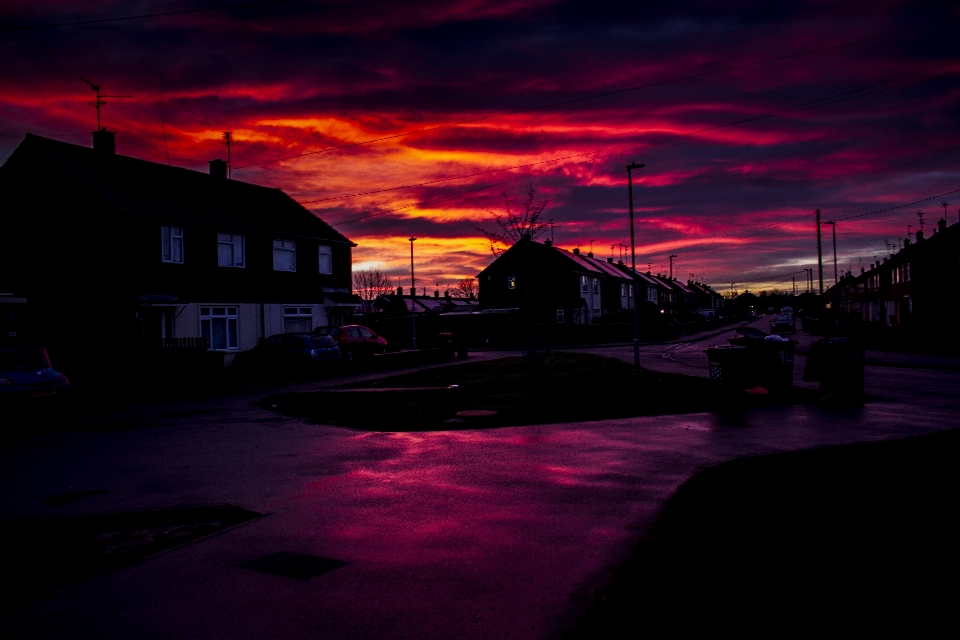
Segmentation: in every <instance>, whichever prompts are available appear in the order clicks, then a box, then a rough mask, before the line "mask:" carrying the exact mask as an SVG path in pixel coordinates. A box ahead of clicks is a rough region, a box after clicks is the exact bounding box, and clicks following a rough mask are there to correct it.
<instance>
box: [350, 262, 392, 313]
mask: <svg viewBox="0 0 960 640" xmlns="http://www.w3.org/2000/svg"><path fill="white" fill-rule="evenodd" d="M353 288H354V291H355V292H356V293H357V295H358V296H360V299H361V300H363V303H362V305H361V308H362V309H363V312H364V313H371V312H372V311H373V302H374V300H376V299H377V298H379V297H380V296H382V295H384V294H387V293H391V292H392V291H393V282H392V281H391V280H390V278H388V277H386V276H385V275H383V272H382V271H380V269H370V270H369V271H356V272H354V274H353Z"/></svg>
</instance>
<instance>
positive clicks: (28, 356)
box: [0, 349, 50, 371]
mask: <svg viewBox="0 0 960 640" xmlns="http://www.w3.org/2000/svg"><path fill="white" fill-rule="evenodd" d="M49 368H50V358H49V357H47V350H46V349H12V350H4V351H0V371H16V370H20V371H26V370H29V369H49Z"/></svg>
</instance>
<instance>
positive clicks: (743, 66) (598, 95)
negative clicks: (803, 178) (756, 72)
mask: <svg viewBox="0 0 960 640" xmlns="http://www.w3.org/2000/svg"><path fill="white" fill-rule="evenodd" d="M956 22H960V18H954V19H952V20H945V21H943V22H938V23H935V24H931V25H926V26H923V27H915V28H913V29H905V30H903V31H896V32H893V33H886V34H883V35H879V36H873V37H870V38H863V39H860V40H851V41H850V42H844V43H841V44H836V45H831V46H828V47H821V48H819V49H810V50H808V51H800V52H797V53H791V54H787V55H785V56H778V57H775V58H768V59H766V60H758V61H756V62H748V63H746V64H740V65H734V66H730V67H723V68H721V69H715V70H713V71H704V72H702V73H694V74H689V75H686V76H680V77H677V78H671V79H669V80H659V81H657V82H650V83H647V84H641V85H636V86H633V87H625V88H621V89H614V90H612V91H605V92H603V93H595V94H592V95H589V96H582V97H579V98H571V99H569V100H560V101H558V102H550V103H547V104H541V105H537V106H535V107H528V108H526V109H516V110H513V111H504V112H502V113H496V114H491V115H489V116H480V117H477V118H471V119H469V120H461V121H460V122H452V123H448V124H441V125H437V126H434V127H423V128H421V129H414V130H412V131H404V132H401V133H395V134H391V135H389V136H381V137H379V138H371V139H369V140H362V141H360V142H351V143H348V144H342V145H337V146H334V147H327V148H325V149H318V150H316V151H307V152H304V153H298V154H295V155H291V156H284V157H282V158H273V159H271V160H263V161H261V162H253V163H250V164H245V165H243V166H240V167H237V171H239V170H241V169H249V168H250V167H259V166H262V165H265V164H270V163H273V162H283V161H284V160H294V159H296V158H303V157H306V156H312V155H318V154H321V153H329V152H331V151H340V150H342V149H349V148H352V147H360V146H364V145H368V144H374V143H376V142H384V141H386V140H395V139H397V138H404V137H406V136H411V135H416V134H419V133H427V132H430V131H440V130H443V129H451V128H454V127H460V126H463V125H466V124H474V123H476V122H484V121H486V120H492V119H494V118H503V117H505V116H512V115H518V114H521V113H529V112H531V111H539V110H541V109H550V108H552V107H560V106H565V105H568V104H574V103H577V102H583V101H586V100H595V99H597V98H605V97H608V96H613V95H619V94H622V93H627V92H630V91H639V90H641V89H649V88H651V87H659V86H663V85H667V84H673V83H676V82H683V81H685V80H693V79H696V78H704V77H707V76H712V75H716V74H720V73H726V72H728V71H737V70H739V69H746V68H749V67H755V66H758V65H762V64H768V63H771V62H780V61H783V60H789V59H792V58H801V57H804V56H809V55H813V54H815V53H823V52H824V51H832V50H835V49H843V48H845V47H852V46H855V45H858V44H864V43H867V42H875V41H877V40H883V39H886V38H892V37H895V36H899V35H904V34H907V33H913V32H916V31H924V30H927V29H934V28H936V27H942V26H945V25H948V24H953V23H956Z"/></svg>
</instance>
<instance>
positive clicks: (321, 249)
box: [317, 244, 333, 276]
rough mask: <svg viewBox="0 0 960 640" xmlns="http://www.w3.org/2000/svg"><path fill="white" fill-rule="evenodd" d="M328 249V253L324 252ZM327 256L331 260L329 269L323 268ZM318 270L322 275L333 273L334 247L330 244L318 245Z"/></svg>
mask: <svg viewBox="0 0 960 640" xmlns="http://www.w3.org/2000/svg"><path fill="white" fill-rule="evenodd" d="M324 249H326V253H324ZM324 258H327V259H328V260H329V263H330V265H329V270H328V271H324V270H323V259H324ZM317 270H318V272H319V273H320V275H324V276H329V275H333V247H332V246H331V245H329V244H321V245H319V246H318V247H317Z"/></svg>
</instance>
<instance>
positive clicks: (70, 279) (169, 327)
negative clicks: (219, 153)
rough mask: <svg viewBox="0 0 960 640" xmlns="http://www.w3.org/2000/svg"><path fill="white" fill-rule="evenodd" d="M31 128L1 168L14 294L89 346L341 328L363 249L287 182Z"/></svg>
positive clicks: (101, 134)
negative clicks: (246, 177)
mask: <svg viewBox="0 0 960 640" xmlns="http://www.w3.org/2000/svg"><path fill="white" fill-rule="evenodd" d="M113 136H114V134H113V133H112V132H108V131H105V130H103V131H98V132H96V133H94V146H93V148H87V147H82V146H79V145H75V144H68V143H65V142H59V141H56V140H51V139H48V138H43V137H40V136H36V135H32V134H27V135H26V137H25V138H24V140H23V141H22V142H21V143H20V145H19V146H18V147H17V149H16V150H15V151H14V152H13V154H12V155H11V156H10V157H9V158H8V159H7V161H6V162H5V163H4V165H3V167H2V169H0V176H2V181H0V231H2V232H0V274H2V275H0V277H2V281H0V292H9V293H12V294H14V296H15V297H17V298H20V299H25V300H26V301H27V302H26V304H27V308H28V309H29V311H28V314H29V322H28V323H27V324H28V325H29V327H28V328H29V332H30V333H32V338H33V340H34V341H37V342H41V343H44V344H46V345H47V346H49V347H50V348H52V349H60V350H63V351H69V350H71V348H73V349H74V350H79V351H82V352H84V353H87V354H89V353H90V352H102V351H103V350H104V349H105V348H106V347H107V346H108V345H109V349H110V350H111V351H116V350H117V349H127V348H131V347H139V346H144V345H148V346H149V345H162V344H164V341H165V340H166V341H169V340H170V339H174V338H177V339H179V338H196V339H197V340H198V341H206V342H207V344H208V345H209V347H210V348H212V349H215V350H223V351H225V352H230V351H237V350H241V349H249V348H251V347H253V346H255V345H256V344H257V341H258V340H259V339H260V338H262V337H264V336H268V335H271V334H275V333H281V332H285V331H309V330H311V329H313V328H314V327H317V326H322V325H326V324H338V323H341V322H342V320H343V319H344V317H345V316H346V315H347V314H349V312H350V311H351V310H352V309H353V307H354V306H355V305H356V304H357V303H358V302H359V299H358V298H357V297H356V296H355V295H353V294H352V291H351V284H352V282H351V280H352V277H351V248H352V247H354V246H356V245H355V244H354V243H352V242H351V241H350V240H348V239H347V238H346V237H344V236H343V235H342V234H340V233H338V232H337V231H335V230H334V229H333V228H331V227H330V226H329V225H328V224H327V223H325V222H323V221H322V220H320V219H319V218H317V217H316V216H315V215H313V214H312V213H311V212H310V211H308V210H307V209H305V208H304V207H302V206H301V205H299V204H297V203H296V202H295V201H294V200H293V199H292V198H290V197H289V196H288V195H287V194H285V193H284V192H283V191H281V190H280V189H273V188H268V187H262V186H259V185H254V184H249V183H246V182H241V181H238V180H230V179H227V175H226V164H225V163H224V162H223V161H220V160H214V161H211V162H210V173H209V174H207V173H202V172H198V171H192V170H189V169H183V168H179V167H172V166H168V165H165V164H158V163H155V162H148V161H146V160H140V159H137V158H131V157H127V156H123V155H119V154H117V153H116V152H115V149H114V139H113Z"/></svg>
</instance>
